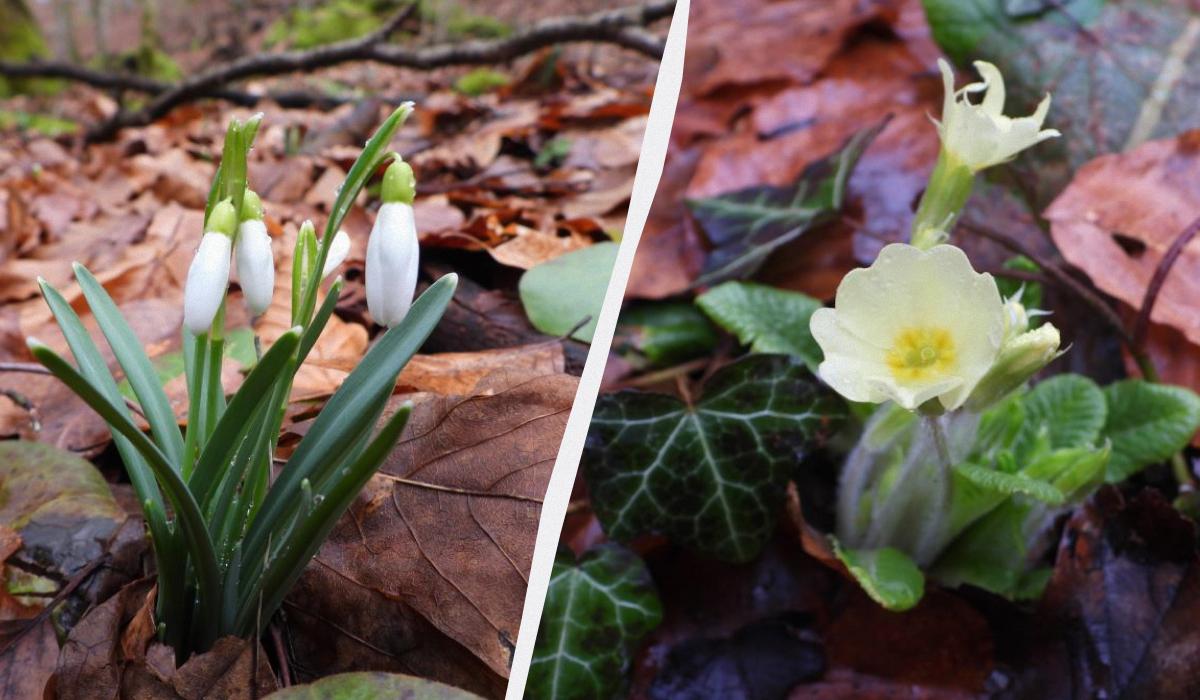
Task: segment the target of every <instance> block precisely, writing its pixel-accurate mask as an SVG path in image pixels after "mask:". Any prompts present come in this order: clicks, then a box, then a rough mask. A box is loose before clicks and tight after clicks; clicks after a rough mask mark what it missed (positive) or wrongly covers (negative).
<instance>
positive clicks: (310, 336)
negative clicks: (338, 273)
mask: <svg viewBox="0 0 1200 700" xmlns="http://www.w3.org/2000/svg"><path fill="white" fill-rule="evenodd" d="M343 284H344V283H343V281H342V278H341V277H338V278H337V279H335V280H334V281H333V284H331V285H330V286H329V292H328V293H327V294H326V295H325V301H323V302H322V303H321V308H319V309H317V315H316V316H314V317H313V320H312V322H311V323H309V324H308V327H307V328H305V329H304V337H303V338H301V339H300V350H299V352H297V353H296V357H297V358H298V360H297V364H300V363H303V362H304V360H305V359H307V358H308V353H309V352H310V351H312V348H313V346H314V345H316V343H317V338H319V337H320V336H321V331H323V330H325V324H327V323H329V317H330V316H332V315H333V310H334V309H336V308H337V304H338V297H339V296H340V295H341V293H342V286H343Z"/></svg>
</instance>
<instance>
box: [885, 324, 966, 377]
mask: <svg viewBox="0 0 1200 700" xmlns="http://www.w3.org/2000/svg"><path fill="white" fill-rule="evenodd" d="M955 358H956V356H955V352H954V338H952V337H951V336H950V332H949V331H947V330H945V329H943V328H928V327H927V328H905V329H904V330H902V331H900V332H899V333H897V334H896V339H895V340H894V341H892V348H891V349H890V350H888V353H887V364H888V367H889V368H891V370H892V375H893V376H895V377H896V379H899V380H901V381H917V380H921V379H926V378H928V377H930V376H933V375H937V374H945V373H947V372H949V371H951V370H952V369H953V368H954V364H955Z"/></svg>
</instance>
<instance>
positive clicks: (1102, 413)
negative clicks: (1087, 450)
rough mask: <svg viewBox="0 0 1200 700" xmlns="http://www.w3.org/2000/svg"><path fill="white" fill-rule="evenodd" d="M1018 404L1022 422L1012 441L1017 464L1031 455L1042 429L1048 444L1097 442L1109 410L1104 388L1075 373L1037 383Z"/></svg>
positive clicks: (1064, 445) (1068, 444)
mask: <svg viewBox="0 0 1200 700" xmlns="http://www.w3.org/2000/svg"><path fill="white" fill-rule="evenodd" d="M1021 404H1022V408H1023V409H1024V423H1023V425H1022V428H1021V432H1020V433H1019V434H1018V435H1017V438H1016V440H1015V442H1014V444H1013V453H1014V454H1015V455H1016V456H1017V461H1018V464H1020V463H1021V462H1023V461H1024V460H1025V459H1026V458H1028V457H1030V456H1031V453H1032V449H1033V445H1034V443H1035V442H1036V440H1037V436H1038V433H1039V432H1040V431H1042V430H1045V431H1046V434H1047V436H1048V438H1049V441H1050V445H1049V446H1050V447H1051V448H1060V447H1089V446H1091V445H1094V444H1096V443H1097V442H1098V441H1099V438H1100V429H1101V428H1103V427H1104V420H1105V417H1106V415H1107V413H1108V409H1107V407H1106V405H1105V401H1104V392H1102V391H1101V390H1100V387H1098V386H1096V383H1095V382H1093V381H1092V380H1090V379H1088V378H1087V377H1084V376H1082V375H1078V374H1060V375H1058V376H1055V377H1051V378H1049V379H1047V380H1045V381H1043V382H1040V383H1038V384H1037V385H1036V386H1034V387H1033V390H1032V391H1030V392H1029V393H1027V394H1025V395H1024V396H1023V397H1022V398H1021Z"/></svg>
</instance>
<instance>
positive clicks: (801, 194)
mask: <svg viewBox="0 0 1200 700" xmlns="http://www.w3.org/2000/svg"><path fill="white" fill-rule="evenodd" d="M885 124H886V122H884V123H881V124H878V125H876V126H873V127H870V128H867V129H863V130H862V131H860V132H858V133H857V134H855V135H854V136H852V137H850V139H849V140H848V141H847V142H846V144H845V145H844V146H842V148H841V149H840V150H838V151H837V152H835V153H833V154H831V155H829V156H827V157H825V158H823V159H821V160H819V161H817V162H815V163H813V164H812V165H810V166H809V167H807V168H805V170H804V172H803V173H802V174H801V175H800V179H798V180H797V181H796V182H794V183H792V184H791V185H789V186H786V187H775V186H771V185H761V186H756V187H749V188H746V189H743V190H738V191H736V192H730V193H728V194H722V195H718V196H716V197H708V198H705V199H692V200H688V202H687V205H688V208H689V209H690V210H691V212H692V216H693V217H695V219H696V222H697V223H699V225H700V227H701V228H702V229H704V234H705V235H706V236H707V237H708V241H709V243H711V244H712V250H711V251H709V253H708V257H707V258H706V259H705V261H704V269H703V270H702V271H701V274H700V277H699V278H697V279H696V282H695V286H697V287H701V286H704V285H710V284H716V283H718V282H724V281H725V280H729V279H740V278H746V277H749V276H751V275H753V274H754V273H755V272H757V271H758V269H759V268H760V267H762V264H763V262H765V261H766V259H767V257H768V256H769V255H770V254H771V253H772V252H774V251H775V250H776V249H777V248H779V247H780V246H782V245H784V244H786V243H789V242H791V241H793V240H795V239H796V238H798V237H799V236H800V235H801V234H803V233H804V232H805V231H808V230H810V229H812V228H813V227H815V226H817V225H819V224H822V223H825V222H826V221H828V220H829V219H830V218H832V217H833V216H834V215H836V214H837V213H838V211H840V210H841V208H842V203H843V201H844V199H845V194H846V183H847V182H848V181H849V180H850V175H851V173H853V172H854V166H855V165H856V164H857V163H858V159H859V157H860V156H861V155H862V154H863V151H865V150H866V149H867V146H869V145H870V144H871V141H872V140H873V139H874V138H875V136H876V135H877V134H878V133H879V132H880V130H882V129H883V127H884V125H885Z"/></svg>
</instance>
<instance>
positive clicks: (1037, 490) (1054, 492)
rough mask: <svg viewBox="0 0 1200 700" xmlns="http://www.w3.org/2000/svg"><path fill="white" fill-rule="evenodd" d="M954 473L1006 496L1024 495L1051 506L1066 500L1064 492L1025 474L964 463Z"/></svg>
mask: <svg viewBox="0 0 1200 700" xmlns="http://www.w3.org/2000/svg"><path fill="white" fill-rule="evenodd" d="M954 471H955V472H956V473H957V474H958V475H959V476H962V477H963V478H964V479H966V480H967V481H970V482H971V483H972V484H975V485H976V486H978V487H980V488H983V489H987V490H988V491H992V492H994V493H998V494H1001V495H1004V496H1012V495H1014V494H1018V493H1019V494H1024V495H1026V496H1029V497H1031V498H1035V499H1037V500H1039V501H1042V502H1043V503H1049V504H1050V505H1060V504H1062V503H1063V501H1064V500H1066V497H1065V496H1063V493H1062V491H1059V490H1058V489H1056V488H1054V486H1053V485H1052V484H1048V483H1046V482H1044V481H1040V480H1038V479H1031V478H1030V477H1028V476H1026V475H1025V474H1021V473H1017V474H1007V473H1005V472H1002V471H998V470H996V469H988V468H987V467H981V466H979V465H978V464H972V463H970V462H964V463H962V464H959V465H958V466H956V467H954Z"/></svg>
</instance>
